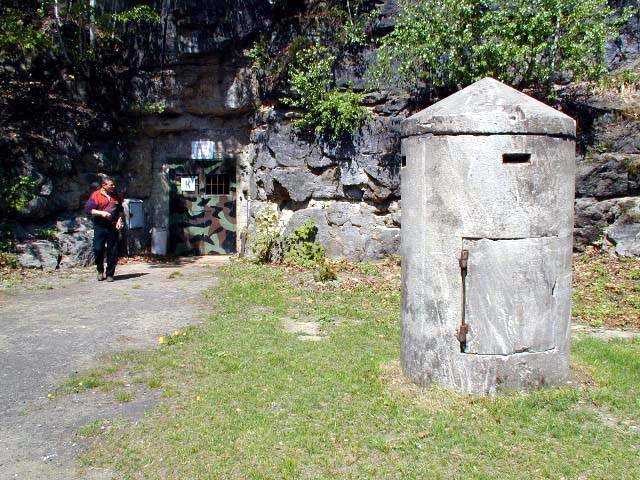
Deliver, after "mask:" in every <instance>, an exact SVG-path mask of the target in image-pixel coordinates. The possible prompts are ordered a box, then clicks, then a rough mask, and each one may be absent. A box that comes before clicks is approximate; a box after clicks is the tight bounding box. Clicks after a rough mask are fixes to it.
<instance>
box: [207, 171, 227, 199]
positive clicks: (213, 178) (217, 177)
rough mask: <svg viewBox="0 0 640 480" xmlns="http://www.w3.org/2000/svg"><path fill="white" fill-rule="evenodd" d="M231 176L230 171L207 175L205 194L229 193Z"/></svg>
mask: <svg viewBox="0 0 640 480" xmlns="http://www.w3.org/2000/svg"><path fill="white" fill-rule="evenodd" d="M230 183H231V182H230V178H229V174H228V173H212V174H210V175H207V178H206V179H205V183H204V194H205V195H229V185H230Z"/></svg>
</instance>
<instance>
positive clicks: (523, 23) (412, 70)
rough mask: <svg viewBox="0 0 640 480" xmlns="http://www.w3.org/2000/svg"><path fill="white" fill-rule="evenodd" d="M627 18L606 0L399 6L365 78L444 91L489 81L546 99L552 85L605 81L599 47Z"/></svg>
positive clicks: (456, 0)
mask: <svg viewBox="0 0 640 480" xmlns="http://www.w3.org/2000/svg"><path fill="white" fill-rule="evenodd" d="M630 13H631V12H630V11H629V10H625V11H624V12H623V14H622V15H620V16H617V17H616V16H615V15H614V10H613V9H612V8H610V7H609V6H608V5H607V1H606V0H504V1H500V2H497V1H496V0H437V1H429V2H413V1H410V0H402V1H401V10H400V13H399V16H398V20H397V23H396V25H395V28H394V30H393V31H392V32H391V33H389V34H387V35H386V36H385V37H383V38H382V40H381V45H380V48H379V50H378V54H377V62H376V64H375V66H374V67H373V68H372V70H371V74H372V76H373V78H374V79H377V80H378V81H380V80H382V79H385V80H392V81H394V82H395V83H398V84H401V85H404V86H405V87H411V88H415V87H419V86H420V85H421V84H422V85H426V86H431V87H445V88H449V89H454V88H460V87H462V86H465V85H468V84H470V83H472V82H473V81H475V80H478V79H480V78H482V77H485V76H492V77H496V78H498V79H500V80H502V81H504V82H506V83H509V84H511V85H515V86H517V87H519V88H534V89H536V90H540V91H544V92H545V93H549V92H550V91H551V86H552V82H553V81H554V80H556V79H558V78H561V77H566V76H570V77H572V78H573V79H574V80H585V79H595V78H598V77H600V76H601V75H602V74H604V73H605V72H606V65H605V45H606V42H607V40H608V39H609V38H611V37H614V36H616V35H617V34H618V32H619V29H620V27H621V26H622V23H623V22H624V21H626V20H627V19H628V17H629V15H630Z"/></svg>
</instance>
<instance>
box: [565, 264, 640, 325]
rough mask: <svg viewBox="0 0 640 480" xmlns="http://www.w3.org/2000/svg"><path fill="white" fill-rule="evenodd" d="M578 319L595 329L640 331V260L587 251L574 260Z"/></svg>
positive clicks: (575, 306)
mask: <svg viewBox="0 0 640 480" xmlns="http://www.w3.org/2000/svg"><path fill="white" fill-rule="evenodd" d="M573 272H574V282H573V283H574V285H573V287H574V288H573V308H572V313H573V316H574V317H575V319H576V320H578V321H580V322H582V323H587V324H590V325H592V326H594V327H602V326H604V327H613V328H619V327H625V328H634V329H640V283H639V282H638V279H640V260H639V259H637V258H617V257H614V256H610V255H603V254H597V253H594V252H587V253H583V254H581V255H576V256H575V257H574V264H573Z"/></svg>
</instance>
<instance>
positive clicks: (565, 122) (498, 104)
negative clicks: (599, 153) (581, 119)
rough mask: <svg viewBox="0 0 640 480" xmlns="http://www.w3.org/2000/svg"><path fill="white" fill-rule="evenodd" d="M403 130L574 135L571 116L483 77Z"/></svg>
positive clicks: (416, 117)
mask: <svg viewBox="0 0 640 480" xmlns="http://www.w3.org/2000/svg"><path fill="white" fill-rule="evenodd" d="M402 127H403V128H402V130H403V136H405V137H407V136H411V135H422V134H425V133H434V134H438V135H446V134H464V133H468V134H500V133H502V134H510V133H513V134H523V133H525V134H537V135H562V136H568V137H575V135H576V122H575V121H574V120H573V119H572V118H571V117H569V116H568V115H565V114H564V113H562V112H559V111H558V110H555V109H553V108H551V107H550V106H548V105H545V104H544V103H542V102H539V101H538V100H536V99H534V98H531V97H530V96H528V95H525V94H524V93H522V92H519V91H518V90H516V89H514V88H511V87H509V86H507V85H505V84H504V83H502V82H499V81H497V80H494V79H493V78H483V79H482V80H479V81H477V82H476V83H474V84H473V85H470V86H468V87H467V88H465V89H463V90H460V91H459V92H456V93H454V94H453V95H450V96H448V97H447V98H445V99H444V100H441V101H439V102H438V103H435V104H433V105H431V106H430V107H429V108H426V109H424V110H422V111H420V112H418V113H416V114H414V115H412V116H411V117H409V118H407V119H405V120H404V122H403V123H402Z"/></svg>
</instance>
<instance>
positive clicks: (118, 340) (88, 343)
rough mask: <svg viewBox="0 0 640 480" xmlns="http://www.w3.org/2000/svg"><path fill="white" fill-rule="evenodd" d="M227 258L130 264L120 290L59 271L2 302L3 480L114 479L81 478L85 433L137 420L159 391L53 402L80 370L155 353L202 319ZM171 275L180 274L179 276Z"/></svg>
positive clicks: (121, 274)
mask: <svg viewBox="0 0 640 480" xmlns="http://www.w3.org/2000/svg"><path fill="white" fill-rule="evenodd" d="M225 260H226V258H225V257H205V258H202V259H198V260H197V261H195V260H185V261H184V262H183V264H178V265H173V264H129V265H123V266H121V267H119V268H118V270H117V272H116V280H117V281H115V282H113V283H107V282H101V283H98V282H97V281H96V280H94V274H93V271H92V270H89V269H85V270H83V271H81V273H80V274H79V275H77V276H75V277H74V278H71V279H69V278H67V276H66V275H63V274H54V275H52V276H50V277H45V278H43V279H42V280H41V281H40V282H39V283H38V284H37V286H36V288H34V289H30V290H26V289H24V288H21V289H18V291H16V292H14V293H13V294H10V295H7V294H3V295H2V297H0V318H1V320H0V365H2V370H1V371H0V478H1V479H28V480H32V479H47V480H50V479H61V480H62V479H65V480H66V479H71V478H110V476H109V475H108V472H88V473H87V472H84V473H82V474H80V473H78V471H77V469H76V464H75V457H76V455H77V454H78V453H79V452H80V451H81V450H82V448H83V444H82V439H81V438H79V437H78V436H77V430H78V428H79V427H81V426H83V425H86V424H87V423H89V422H91V421H92V420H96V419H111V418H114V417H115V418H118V417H124V418H127V419H135V418H139V417H140V415H141V414H142V412H144V410H145V409H146V408H148V407H149V406H150V405H152V404H153V403H154V402H155V400H156V398H157V395H158V394H157V392H140V393H139V395H136V397H135V399H134V400H133V401H132V402H131V403H127V404H119V403H117V402H115V401H114V400H113V395H105V394H101V393H99V392H94V393H89V394H83V395H77V396H69V397H59V398H56V399H54V400H48V399H47V394H48V393H49V392H51V391H52V390H53V389H55V387H56V386H57V385H59V384H60V383H61V382H62V381H64V380H65V379H67V378H68V377H69V375H71V374H73V373H74V372H78V371H82V370H84V369H87V368H90V367H93V366H96V365H97V364H99V363H100V358H101V356H102V355H104V354H105V353H108V352H113V351H119V350H125V349H132V348H133V349H139V348H149V347H152V346H153V345H155V344H156V338H157V336H158V335H160V334H163V333H166V332H171V331H173V330H174V329H176V328H180V327H182V326H185V325H188V324H194V323H197V322H198V321H199V320H200V319H201V317H200V316H201V312H202V305H201V303H202V296H201V293H202V291H203V290H205V289H207V288H209V287H211V286H213V285H215V282H216V279H215V268H216V265H219V264H221V263H222V262H224V261H225ZM173 272H180V274H176V275H174V276H173V278H170V275H171V274H172V273H173Z"/></svg>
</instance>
